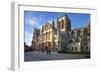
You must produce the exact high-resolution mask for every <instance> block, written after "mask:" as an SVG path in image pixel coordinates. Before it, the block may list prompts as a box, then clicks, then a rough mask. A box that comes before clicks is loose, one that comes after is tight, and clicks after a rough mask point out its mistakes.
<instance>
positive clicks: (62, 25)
mask: <svg viewBox="0 0 100 73" xmlns="http://www.w3.org/2000/svg"><path fill="white" fill-rule="evenodd" d="M60 25H61V29H64V20H61V24H60Z"/></svg>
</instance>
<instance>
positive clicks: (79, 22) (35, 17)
mask: <svg viewBox="0 0 100 73" xmlns="http://www.w3.org/2000/svg"><path fill="white" fill-rule="evenodd" d="M63 15H68V17H69V18H70V20H71V27H72V29H74V28H80V27H84V26H85V25H86V24H87V22H88V21H89V20H90V14H83V13H58V12H36V11H24V30H25V35H24V36H25V42H26V44H28V45H31V41H32V33H33V31H34V28H35V27H36V28H41V26H42V25H44V24H45V23H46V22H49V23H52V21H53V20H54V21H55V24H56V22H57V18H58V17H60V16H63Z"/></svg>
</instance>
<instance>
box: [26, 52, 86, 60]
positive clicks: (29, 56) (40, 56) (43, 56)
mask: <svg viewBox="0 0 100 73" xmlns="http://www.w3.org/2000/svg"><path fill="white" fill-rule="evenodd" d="M86 56H88V55H87V54H59V53H57V52H52V53H51V54H50V55H47V53H46V52H45V53H42V52H39V51H34V52H25V53H24V61H47V60H66V59H67V60H68V59H85V57H86Z"/></svg>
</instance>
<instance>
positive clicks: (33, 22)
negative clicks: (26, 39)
mask: <svg viewBox="0 0 100 73" xmlns="http://www.w3.org/2000/svg"><path fill="white" fill-rule="evenodd" d="M25 23H26V24H29V25H31V26H33V25H38V23H39V22H38V18H36V17H32V18H26V19H25Z"/></svg>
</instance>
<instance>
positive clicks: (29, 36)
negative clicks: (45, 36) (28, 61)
mask: <svg viewBox="0 0 100 73" xmlns="http://www.w3.org/2000/svg"><path fill="white" fill-rule="evenodd" d="M25 42H26V44H27V45H29V46H31V42H32V33H29V32H25Z"/></svg>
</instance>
